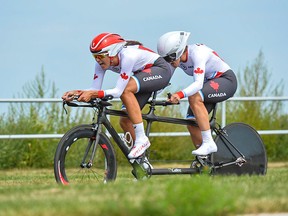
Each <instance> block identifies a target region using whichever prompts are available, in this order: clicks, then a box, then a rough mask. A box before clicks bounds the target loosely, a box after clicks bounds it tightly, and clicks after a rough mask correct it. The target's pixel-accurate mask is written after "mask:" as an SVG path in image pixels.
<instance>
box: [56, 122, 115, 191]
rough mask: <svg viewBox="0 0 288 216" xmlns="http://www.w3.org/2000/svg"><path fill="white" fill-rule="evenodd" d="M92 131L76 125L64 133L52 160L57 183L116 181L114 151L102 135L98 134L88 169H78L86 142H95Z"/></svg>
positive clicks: (88, 126)
mask: <svg viewBox="0 0 288 216" xmlns="http://www.w3.org/2000/svg"><path fill="white" fill-rule="evenodd" d="M92 128H93V126H92V125H78V126H76V127H74V128H72V129H70V130H69V131H68V132H67V133H65V134H64V136H63V137H62V138H61V140H60V141H59V144H58V146H57V149H56V152H55V157H54V175H55V179H56V182H57V183H59V184H64V185H66V184H69V183H70V182H73V183H78V182H80V183H90V182H92V183H95V182H104V183H105V182H108V181H114V180H115V179H116V176H117V162H116V156H115V151H114V148H113V146H112V144H111V142H110V140H109V138H108V137H107V136H106V134H104V133H100V139H99V144H97V146H98V147H97V150H96V154H95V157H94V162H93V165H92V167H90V168H87V167H86V168H85V167H84V168H82V167H81V166H80V165H81V161H82V158H83V156H84V154H85V149H86V147H87V144H88V142H89V141H92V142H95V131H93V129H92ZM99 147H100V148H99ZM90 154H91V150H90Z"/></svg>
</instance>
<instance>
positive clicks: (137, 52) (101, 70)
mask: <svg viewBox="0 0 288 216" xmlns="http://www.w3.org/2000/svg"><path fill="white" fill-rule="evenodd" d="M90 51H91V53H92V55H93V56H94V58H95V60H96V64H95V72H94V79H93V83H92V87H91V89H89V90H74V91H68V92H66V93H64V95H63V96H62V99H64V100H72V99H73V96H74V95H79V98H78V101H84V102H88V101H90V100H91V99H92V98H103V97H104V96H105V95H112V96H113V97H114V98H119V97H120V98H121V100H122V102H123V104H124V106H125V109H126V111H127V113H128V116H129V118H124V117H122V118H120V125H121V127H122V129H123V130H124V131H125V132H130V133H131V135H132V137H133V140H135V142H134V143H135V144H134V146H133V148H132V149H131V151H130V153H129V155H128V157H129V158H137V157H139V156H141V155H142V154H143V153H144V152H145V150H146V149H147V148H149V146H150V142H149V139H148V137H147V136H146V135H145V132H144V126H143V120H142V114H141V110H142V108H143V107H144V105H145V104H146V103H147V101H148V99H149V97H150V96H151V93H152V92H154V91H157V90H160V89H162V88H164V87H166V86H167V85H168V83H169V80H170V78H171V76H172V71H171V69H170V65H169V64H168V63H167V62H166V61H165V60H164V59H163V58H162V57H160V56H159V55H158V54H157V53H155V52H153V51H151V50H149V49H147V48H145V47H143V45H142V44H141V43H139V42H137V41H126V40H124V39H123V38H122V37H121V36H120V35H118V34H114V33H102V34H99V35H98V36H96V37H95V38H94V39H93V40H92V42H91V45H90ZM108 70H110V71H113V72H115V73H118V74H119V77H118V80H117V82H116V84H115V87H114V88H112V89H106V90H103V89H102V82H103V78H104V75H105V73H106V71H108Z"/></svg>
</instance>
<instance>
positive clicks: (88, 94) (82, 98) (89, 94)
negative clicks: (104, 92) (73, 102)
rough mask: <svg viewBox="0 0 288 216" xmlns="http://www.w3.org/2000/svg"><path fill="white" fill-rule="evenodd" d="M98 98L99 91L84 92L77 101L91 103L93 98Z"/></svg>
mask: <svg viewBox="0 0 288 216" xmlns="http://www.w3.org/2000/svg"><path fill="white" fill-rule="evenodd" d="M97 96H98V91H95V90H87V91H82V93H81V94H80V95H79V98H78V99H77V100H78V101H82V102H89V101H91V99H92V98H97Z"/></svg>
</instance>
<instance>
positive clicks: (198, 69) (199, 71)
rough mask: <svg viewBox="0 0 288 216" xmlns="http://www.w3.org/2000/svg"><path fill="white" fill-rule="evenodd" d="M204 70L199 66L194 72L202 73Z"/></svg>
mask: <svg viewBox="0 0 288 216" xmlns="http://www.w3.org/2000/svg"><path fill="white" fill-rule="evenodd" d="M203 72H204V71H203V70H201V68H199V67H198V68H197V69H196V70H194V73H195V74H202V73H203Z"/></svg>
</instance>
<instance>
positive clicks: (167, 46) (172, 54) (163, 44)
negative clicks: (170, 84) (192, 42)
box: [157, 31, 190, 62]
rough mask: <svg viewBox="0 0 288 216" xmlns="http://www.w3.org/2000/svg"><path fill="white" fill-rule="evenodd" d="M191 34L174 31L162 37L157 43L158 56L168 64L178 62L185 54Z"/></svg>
mask: <svg viewBox="0 0 288 216" xmlns="http://www.w3.org/2000/svg"><path fill="white" fill-rule="evenodd" d="M189 35H190V32H185V31H172V32H167V33H166V34H164V35H162V36H161V37H160V38H159V40H158V43H157V51H158V54H159V55H160V56H162V57H164V59H165V60H166V61H168V62H171V61H174V60H177V59H178V58H180V57H181V55H182V54H183V52H184V50H185V47H186V46H187V41H188V38H189Z"/></svg>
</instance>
